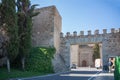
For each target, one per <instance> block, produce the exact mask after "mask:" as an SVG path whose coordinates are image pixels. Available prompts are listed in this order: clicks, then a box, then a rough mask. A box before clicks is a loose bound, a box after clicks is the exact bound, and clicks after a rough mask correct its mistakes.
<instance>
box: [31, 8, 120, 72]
mask: <svg viewBox="0 0 120 80" xmlns="http://www.w3.org/2000/svg"><path fill="white" fill-rule="evenodd" d="M35 11H37V12H40V14H39V15H37V16H35V17H34V18H33V31H32V44H33V46H35V47H38V46H46V47H48V46H54V47H55V48H56V51H57V52H56V54H55V56H54V59H53V61H52V62H53V66H54V70H55V72H61V71H67V70H69V69H70V67H71V65H72V64H76V65H77V66H78V67H81V66H93V65H94V63H93V61H92V58H91V57H92V53H93V50H92V45H94V44H95V43H98V44H99V47H100V53H101V55H100V56H101V59H102V65H107V62H108V58H109V57H111V56H112V57H114V56H118V55H120V29H119V30H117V31H116V30H115V29H114V28H113V29H111V32H110V33H107V30H106V29H104V30H103V33H102V34H99V31H98V30H96V31H95V33H94V34H91V31H88V34H87V35H84V32H83V31H80V33H78V34H77V32H74V33H73V34H70V33H69V32H68V33H67V34H66V35H65V36H64V34H63V33H60V32H61V28H62V27H61V22H62V21H61V20H62V18H61V16H60V14H59V12H58V10H57V9H56V7H55V6H49V7H44V8H40V9H36V10H35Z"/></svg>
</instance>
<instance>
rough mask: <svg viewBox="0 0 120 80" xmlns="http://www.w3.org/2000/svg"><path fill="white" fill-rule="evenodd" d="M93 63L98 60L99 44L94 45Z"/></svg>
mask: <svg viewBox="0 0 120 80" xmlns="http://www.w3.org/2000/svg"><path fill="white" fill-rule="evenodd" d="M93 51H94V52H93V61H95V59H97V58H100V48H99V44H98V43H97V44H95V46H94V48H93Z"/></svg>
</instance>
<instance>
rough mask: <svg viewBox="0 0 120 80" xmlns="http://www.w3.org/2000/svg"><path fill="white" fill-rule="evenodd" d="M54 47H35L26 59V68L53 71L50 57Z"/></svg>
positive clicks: (37, 70) (36, 70) (46, 71)
mask: <svg viewBox="0 0 120 80" xmlns="http://www.w3.org/2000/svg"><path fill="white" fill-rule="evenodd" d="M54 53H55V48H51V47H50V48H45V47H35V48H32V49H31V52H30V54H29V56H28V57H27V59H26V70H28V71H35V72H45V73H51V72H53V66H52V58H53V56H54Z"/></svg>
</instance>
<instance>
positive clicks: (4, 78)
mask: <svg viewBox="0 0 120 80" xmlns="http://www.w3.org/2000/svg"><path fill="white" fill-rule="evenodd" d="M46 74H48V73H40V72H30V71H20V70H17V69H11V72H9V73H8V72H7V69H5V68H0V80H8V79H11V78H25V77H32V76H40V75H46Z"/></svg>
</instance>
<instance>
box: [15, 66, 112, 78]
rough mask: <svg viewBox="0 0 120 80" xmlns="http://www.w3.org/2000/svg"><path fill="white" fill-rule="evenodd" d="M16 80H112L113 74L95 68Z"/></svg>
mask: <svg viewBox="0 0 120 80" xmlns="http://www.w3.org/2000/svg"><path fill="white" fill-rule="evenodd" d="M17 80H114V79H113V74H111V73H106V72H102V71H101V70H96V69H95V68H93V69H92V68H81V69H74V70H72V71H71V72H67V73H62V74H54V75H47V76H38V77H32V78H26V79H25V78H24V79H17Z"/></svg>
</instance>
